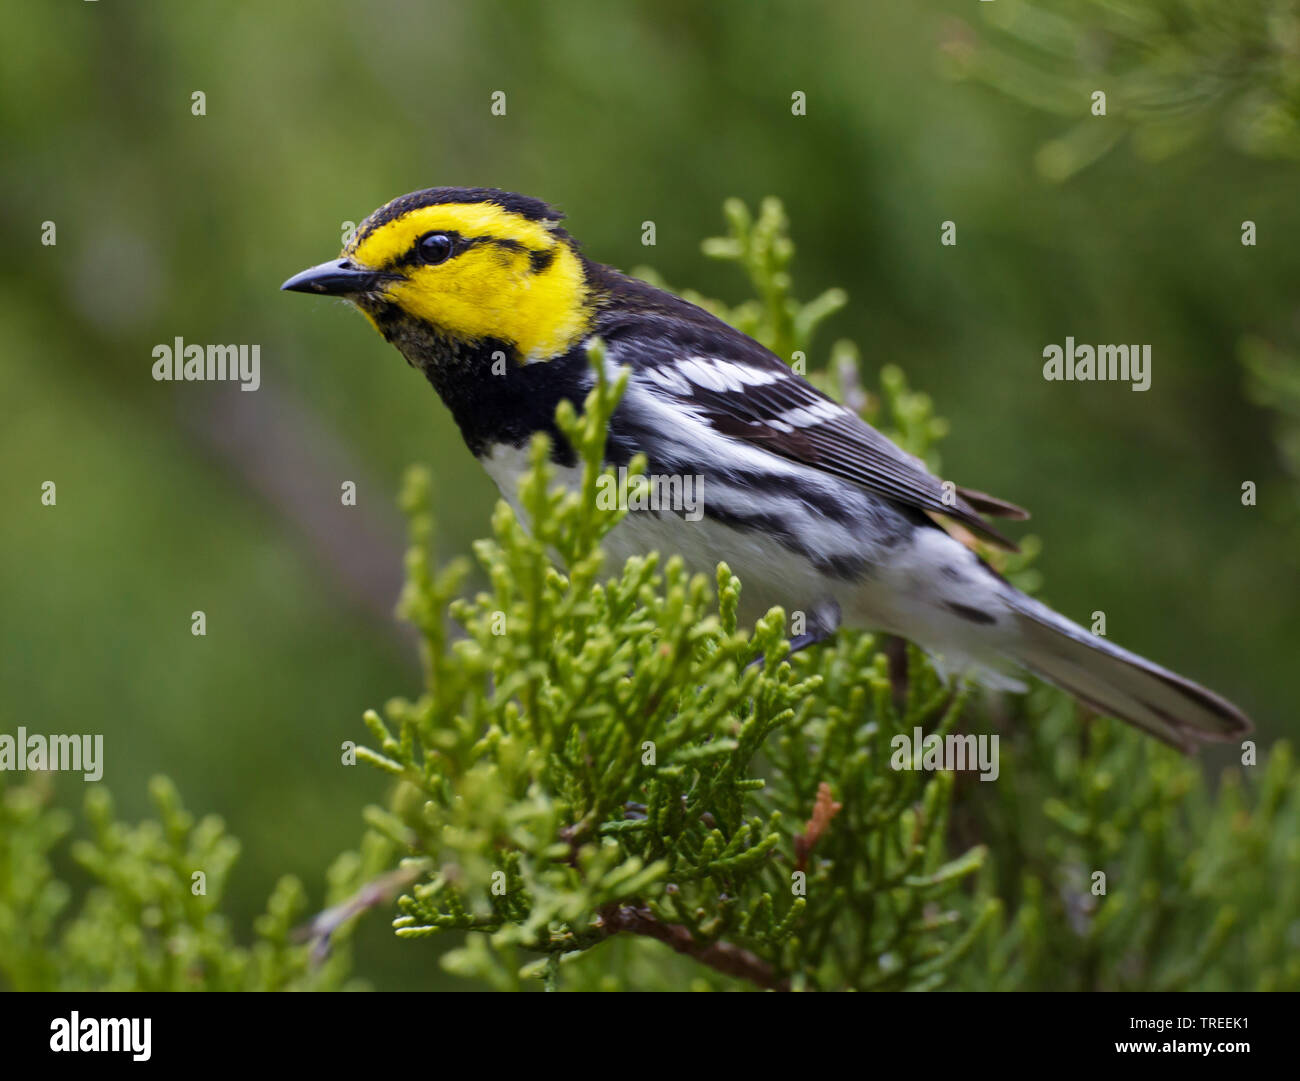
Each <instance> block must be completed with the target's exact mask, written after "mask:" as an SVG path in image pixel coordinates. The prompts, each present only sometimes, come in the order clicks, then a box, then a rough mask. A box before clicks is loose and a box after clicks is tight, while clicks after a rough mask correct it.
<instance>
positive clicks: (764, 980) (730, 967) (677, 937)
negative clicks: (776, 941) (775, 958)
mask: <svg viewBox="0 0 1300 1081" xmlns="http://www.w3.org/2000/svg"><path fill="white" fill-rule="evenodd" d="M598 922H599V925H600V927H601V929H602V930H603V931H604V932H605V933H606V934H607V935H616V934H619V933H620V932H624V931H626V932H627V933H628V934H633V935H645V936H646V937H647V938H653V939H655V940H656V941H659V942H662V943H664V945H666V946H670V947H672V948H673V949H674V950H676V951H677V952H678V953H681V954H685V955H686V956H687V957H692V958H694V959H695V960H696V961H699V962H700V964H702V965H707V966H708V967H709V968H711V969H713V970H714V971H716V972H721V973H722V974H723V975H724V976H735V977H737V978H738V979H742V980H748V981H749V982H750V983H753V984H757V985H758V986H759V987H762V988H764V989H765V990H768V991H788V990H790V983H789V981H788V980H786V979H785V978H783V977H781V976H778V975H777V974H776V973H775V972H774V971H773V970H772V966H771V965H769V964H768V963H767V962H766V961H764V960H763V959H762V958H761V957H758V956H756V955H755V954H753V953H750V952H749V950H746V949H742V948H741V947H739V946H733V945H731V943H729V942H697V941H696V940H695V937H694V936H693V935H692V934H691V932H690V929H689V928H687V927H683V926H682V925H681V924H679V923H664V922H662V921H661V920H658V919H656V918H655V916H654V914H653V913H652V912H651V911H650V910H649V909H648V908H646V907H644V906H643V905H607V906H606V907H605V908H603V909H601V910H600V915H599V916H598Z"/></svg>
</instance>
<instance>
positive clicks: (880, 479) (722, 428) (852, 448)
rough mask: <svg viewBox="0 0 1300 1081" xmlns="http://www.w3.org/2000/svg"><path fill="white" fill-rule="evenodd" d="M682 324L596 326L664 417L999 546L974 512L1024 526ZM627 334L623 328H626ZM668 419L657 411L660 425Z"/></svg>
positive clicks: (797, 383) (713, 326)
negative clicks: (677, 417)
mask: <svg viewBox="0 0 1300 1081" xmlns="http://www.w3.org/2000/svg"><path fill="white" fill-rule="evenodd" d="M692 312H693V313H698V316H703V317H704V318H703V319H700V318H699V317H698V316H697V318H696V320H695V321H694V322H693V323H691V324H683V322H682V321H681V317H680V313H676V314H675V318H674V317H673V316H672V315H671V314H670V313H668V312H665V313H663V316H664V318H663V320H662V323H661V324H660V327H659V329H660V330H661V334H655V333H653V332H652V333H649V334H647V333H646V331H647V329H648V327H647V323H649V324H655V323H660V320H659V319H658V318H656V316H657V314H658V313H648V312H645V311H642V312H640V313H638V318H637V321H636V331H637V332H636V333H635V334H632V333H628V334H623V333H620V331H621V330H622V329H623V328H622V327H620V326H619V325H618V322H617V321H613V322H612V325H610V326H608V327H606V328H603V329H602V331H601V335H602V337H603V338H604V339H605V341H606V346H607V349H608V354H607V359H608V361H609V362H610V363H612V364H614V365H617V366H622V365H627V366H629V367H630V368H631V369H632V378H633V380H634V381H635V383H636V384H638V385H639V389H641V390H642V391H643V392H644V393H642V394H641V395H640V398H641V399H642V400H646V399H649V398H654V399H657V400H659V401H661V402H663V403H664V404H665V406H666V407H669V408H670V409H671V410H672V411H675V412H679V413H681V414H682V415H685V416H689V417H690V418H692V420H693V421H695V422H696V423H700V424H703V425H707V427H708V429H709V430H710V431H711V432H714V433H716V434H717V435H720V436H726V437H730V438H732V439H735V440H740V441H742V442H743V443H745V444H749V445H751V446H753V447H755V448H761V449H762V450H765V451H768V452H770V453H772V454H776V455H779V456H780V457H782V458H785V459H787V460H789V461H791V462H797V463H800V464H802V465H806V466H811V467H813V468H815V469H819V470H821V471H823V472H825V473H829V474H831V475H833V476H836V477H839V478H841V479H843V480H847V481H850V482H851V483H853V484H856V485H859V486H860V487H862V488H865V489H866V490H868V491H870V492H873V493H875V494H877V495H880V496H883V497H884V498H886V499H889V500H892V501H893V502H895V503H899V504H903V505H905V506H910V507H915V508H917V509H919V510H922V511H926V512H929V513H932V514H941V515H945V516H947V517H949V518H951V519H954V520H955V521H957V522H960V523H961V524H962V525H964V526H966V527H967V528H969V529H970V530H972V531H973V532H975V533H977V534H979V535H980V536H981V537H984V538H986V539H987V540H989V541H990V542H992V543H994V544H997V545H999V546H1000V547H1003V548H1007V549H1010V550H1012V551H1015V550H1016V545H1015V544H1014V543H1013V542H1011V541H1010V540H1008V539H1007V538H1006V537H1004V536H1002V534H1000V533H999V532H998V531H997V530H995V529H994V528H993V527H991V526H990V525H988V523H987V522H985V521H984V519H983V518H981V517H980V512H981V511H982V512H984V513H985V514H991V515H998V516H1001V517H1008V518H1027V517H1028V514H1027V513H1026V512H1025V511H1024V510H1022V509H1021V508H1020V507H1017V506H1015V505H1014V504H1011V503H1006V502H1004V501H1002V500H1000V499H996V498H994V497H992V496H989V495H986V494H984V493H983V492H978V491H974V490H971V489H967V488H959V487H956V486H955V485H948V486H946V485H945V482H944V481H942V480H941V479H940V478H938V477H936V476H934V474H932V473H930V472H929V470H927V469H926V467H925V465H924V463H922V462H921V461H920V460H919V459H917V458H914V457H912V456H911V455H909V454H906V453H904V452H903V451H902V450H900V449H899V448H898V447H896V446H895V445H894V444H893V443H891V442H890V441H889V440H888V439H886V438H885V437H884V436H883V435H881V434H880V433H879V432H877V431H876V430H875V429H874V428H872V427H871V426H870V425H869V424H867V423H866V422H865V421H863V420H862V419H861V418H860V417H858V416H857V415H856V414H855V413H853V412H852V411H850V410H849V409H846V408H845V407H844V406H842V405H840V404H839V403H838V402H836V401H834V400H833V399H831V398H829V397H827V396H826V395H825V394H823V393H822V392H821V391H819V390H817V388H816V387H814V386H812V384H810V383H808V382H807V381H806V380H804V379H802V378H801V377H800V376H798V375H797V374H796V373H795V372H793V371H792V370H791V369H790V368H789V366H788V365H786V364H785V363H784V362H782V361H781V360H780V359H779V358H778V357H776V356H775V355H774V354H772V353H770V352H768V351H767V350H766V349H764V348H763V347H762V346H760V345H758V343H756V342H754V341H753V340H752V339H750V338H747V337H746V336H744V335H742V334H740V333H739V332H737V331H735V330H734V329H732V328H730V327H728V326H726V324H724V323H721V322H718V321H716V320H714V319H713V318H712V317H711V316H708V315H707V314H706V313H704V312H702V311H701V310H700V309H692ZM628 329H629V330H630V329H631V328H630V327H629V328H628ZM670 416H671V413H670V412H668V411H665V414H664V420H665V424H667V423H668V422H669V419H670Z"/></svg>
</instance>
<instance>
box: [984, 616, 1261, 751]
mask: <svg viewBox="0 0 1300 1081" xmlns="http://www.w3.org/2000/svg"><path fill="white" fill-rule="evenodd" d="M1009 600H1010V602H1011V605H1012V608H1013V609H1014V611H1015V613H1016V621H1017V624H1018V630H1019V632H1020V634H1019V639H1020V641H1019V644H1018V645H1017V646H1016V647H1015V648H1014V649H1013V650H1012V657H1013V659H1014V660H1016V661H1017V662H1018V663H1020V664H1022V665H1024V666H1025V667H1026V668H1028V669H1029V670H1030V671H1031V672H1033V673H1034V674H1035V675H1038V676H1040V677H1042V678H1043V679H1045V680H1047V681H1048V682H1049V683H1053V684H1055V685H1056V686H1057V687H1060V688H1061V690H1063V691H1068V692H1069V693H1070V694H1072V695H1074V697H1075V698H1077V699H1079V701H1081V702H1083V703H1084V704H1085V705H1088V706H1091V707H1092V708H1094V709H1096V710H1098V711H1099V712H1101V713H1105V714H1107V715H1108V716H1112V717H1118V718H1119V719H1120V720H1122V721H1128V722H1129V723H1130V724H1134V725H1137V727H1139V728H1141V729H1143V730H1144V731H1147V732H1149V733H1151V735H1153V736H1155V737H1156V738H1157V739H1160V740H1163V741H1164V742H1165V743H1168V744H1171V745H1172V746H1174V747H1177V748H1178V749H1179V750H1181V751H1184V752H1186V753H1191V752H1193V751H1195V750H1196V749H1197V747H1198V745H1199V744H1201V743H1204V742H1211V741H1222V740H1234V739H1237V738H1239V737H1240V736H1243V735H1244V734H1245V733H1247V732H1249V731H1250V730H1251V728H1252V727H1253V726H1252V725H1251V723H1250V720H1249V719H1248V718H1247V717H1246V715H1245V714H1244V713H1242V712H1241V710H1239V709H1238V708H1237V707H1236V706H1234V705H1233V704H1232V703H1231V702H1229V701H1227V700H1226V699H1223V698H1220V697H1219V696H1218V695H1217V694H1215V693H1214V692H1213V691H1207V690H1206V689H1205V688H1204V687H1201V686H1198V685H1197V684H1195V683H1193V682H1192V681H1191V680H1189V679H1184V678H1183V677H1182V676H1179V675H1175V674H1174V673H1173V672H1170V671H1169V670H1168V669H1165V668H1161V667H1160V666H1159V665H1158V664H1153V663H1152V662H1151V661H1148V660H1146V659H1145V658H1144V657H1139V656H1138V655H1137V654H1135V653H1130V652H1128V650H1125V649H1120V648H1119V647H1118V646H1115V645H1111V643H1110V642H1108V641H1107V640H1106V639H1105V638H1099V637H1097V636H1096V635H1093V634H1089V633H1088V632H1087V631H1086V630H1084V629H1083V628H1082V627H1080V626H1078V624H1075V623H1071V622H1070V621H1069V620H1068V619H1066V618H1065V617H1064V616H1060V615H1057V614H1056V613H1055V612H1053V611H1052V610H1051V609H1050V608H1048V607H1047V606H1046V605H1044V604H1040V603H1039V602H1038V601H1035V600H1033V599H1032V598H1030V597H1026V596H1025V595H1024V594H1021V593H1018V592H1017V593H1016V594H1015V595H1014V597H1013V598H1009Z"/></svg>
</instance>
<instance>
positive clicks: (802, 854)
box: [794, 781, 844, 871]
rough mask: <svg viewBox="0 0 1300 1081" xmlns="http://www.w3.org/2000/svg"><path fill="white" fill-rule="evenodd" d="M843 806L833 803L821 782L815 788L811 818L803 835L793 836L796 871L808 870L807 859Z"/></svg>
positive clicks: (829, 790)
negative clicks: (815, 797) (815, 794)
mask: <svg viewBox="0 0 1300 1081" xmlns="http://www.w3.org/2000/svg"><path fill="white" fill-rule="evenodd" d="M843 806H844V804H842V803H836V802H835V799H834V797H833V796H832V795H831V786H830V785H829V784H827V783H826V782H825V781H822V783H821V784H819V785H818V786H817V802H816V803H814V804H813V812H812V817H811V818H810V819H808V825H807V826H805V827H804V831H803V833H796V834H795V836H794V856H795V861H794V866H795V870H796V871H806V870H807V869H808V857H809V856H810V855H812V850H813V848H814V847H815V846H816V844H817V842H818V841H819V840H821V837H822V834H824V833H825V832H826V831H827V830H828V829H830V826H831V819H832V818H834V817H835V816H836V815H837V814H839V813H840V809H841V808H842V807H843Z"/></svg>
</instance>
